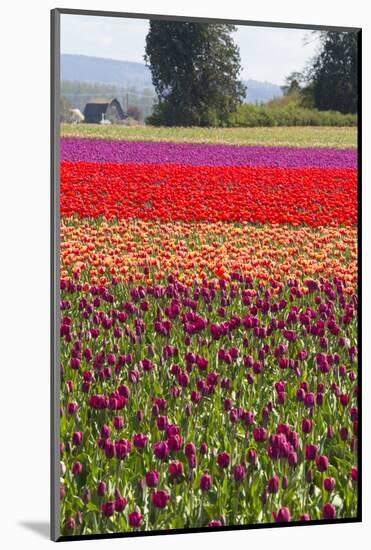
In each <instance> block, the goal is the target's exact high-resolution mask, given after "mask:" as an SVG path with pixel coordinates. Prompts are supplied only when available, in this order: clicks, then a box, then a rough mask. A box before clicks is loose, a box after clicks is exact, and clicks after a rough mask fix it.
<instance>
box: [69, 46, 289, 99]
mask: <svg viewBox="0 0 371 550" xmlns="http://www.w3.org/2000/svg"><path fill="white" fill-rule="evenodd" d="M61 80H62V81H63V80H68V81H86V82H99V83H102V84H111V85H115V86H118V87H122V88H130V87H135V88H136V89H137V90H140V89H143V88H151V87H152V79H151V72H150V70H149V69H148V67H146V66H145V64H144V63H136V62H133V61H119V60H116V59H106V58H103V57H91V56H87V55H74V54H62V55H61ZM243 83H244V84H245V85H246V86H247V101H249V102H251V103H257V102H258V103H260V102H263V103H266V102H267V101H269V100H270V99H272V98H273V97H277V96H280V95H282V92H281V88H280V87H279V86H277V85H276V84H272V83H270V82H259V81H257V80H252V79H249V80H243Z"/></svg>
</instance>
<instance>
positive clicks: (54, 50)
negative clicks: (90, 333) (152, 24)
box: [50, 8, 362, 542]
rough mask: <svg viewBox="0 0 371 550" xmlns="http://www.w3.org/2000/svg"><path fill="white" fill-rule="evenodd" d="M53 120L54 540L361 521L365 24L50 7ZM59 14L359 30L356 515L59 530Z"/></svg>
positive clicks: (52, 537)
mask: <svg viewBox="0 0 371 550" xmlns="http://www.w3.org/2000/svg"><path fill="white" fill-rule="evenodd" d="M50 15H51V23H50V29H51V39H50V40H51V71H50V72H51V86H50V89H51V97H50V102H51V103H50V110H51V119H50V120H51V124H50V145H51V148H50V160H51V174H50V180H51V186H50V229H51V232H50V257H51V271H50V303H51V310H50V324H51V329H50V350H51V355H50V377H51V386H50V411H51V417H50V426H51V433H50V463H51V468H50V486H51V492H50V537H51V540H53V541H56V542H63V541H77V540H90V539H112V538H128V537H144V536H156V535H175V534H188V533H206V532H207V533H210V532H215V531H240V530H250V529H270V528H281V527H294V526H310V525H311V526H313V525H332V524H344V523H358V522H361V521H362V273H361V266H362V28H360V27H345V26H328V25H318V24H301V23H300V24H296V23H282V22H280V23H274V22H267V21H248V20H239V19H218V18H205V17H188V16H174V15H162V14H161V15H160V14H143V13H125V12H116V11H100V10H80V9H67V8H55V9H53V10H51V12H50ZM61 15H83V16H99V17H117V18H129V19H130V18H131V19H154V20H167V21H180V22H181V21H184V22H190V21H191V22H198V23H229V24H233V25H244V26H254V27H272V28H274V27H275V28H285V29H305V30H318V31H321V30H323V31H329V30H330V31H338V32H347V31H350V32H356V33H357V37H358V126H357V152H358V205H357V220H358V224H357V237H358V267H359V269H358V327H357V328H358V347H359V377H358V389H359V392H358V409H359V437H358V440H357V445H358V467H359V478H358V500H357V515H356V516H355V517H352V518H339V519H333V520H325V519H323V520H310V521H309V522H299V521H292V522H290V523H285V524H280V523H265V524H249V525H234V526H221V527H217V528H214V529H213V530H210V529H209V528H206V527H201V528H189V529H171V530H153V531H140V532H122V533H107V534H104V533H99V534H92V535H71V536H65V535H63V536H62V535H61V534H60V510H59V508H60V496H59V489H60V483H59V470H60V463H59V461H60V457H59V453H60V440H59V418H60V403H59V392H60V363H59V359H60V357H59V353H60V341H59V331H60V304H59V283H60V276H59V260H60V155H59V145H60V123H59V99H60V53H61V51H60V17H61Z"/></svg>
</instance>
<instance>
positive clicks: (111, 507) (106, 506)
mask: <svg viewBox="0 0 371 550" xmlns="http://www.w3.org/2000/svg"><path fill="white" fill-rule="evenodd" d="M101 512H102V514H103V515H104V516H105V517H106V518H109V517H111V516H113V514H114V513H115V503H114V502H113V500H109V501H108V502H104V503H103V504H102V506H101Z"/></svg>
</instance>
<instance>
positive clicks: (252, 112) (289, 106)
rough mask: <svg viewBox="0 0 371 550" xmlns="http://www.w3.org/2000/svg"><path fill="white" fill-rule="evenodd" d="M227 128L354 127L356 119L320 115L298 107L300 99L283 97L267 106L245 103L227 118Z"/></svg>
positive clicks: (349, 115) (316, 110)
mask: <svg viewBox="0 0 371 550" xmlns="http://www.w3.org/2000/svg"><path fill="white" fill-rule="evenodd" d="M230 125H231V126H246V127H253V126H356V125H357V115H355V114H343V113H340V112H337V111H320V110H318V109H314V108H308V107H304V106H303V105H301V99H300V96H298V95H294V99H290V97H289V96H284V97H283V98H282V100H281V98H279V99H277V100H272V101H271V102H270V103H269V104H267V105H253V104H249V103H245V104H244V105H241V106H240V107H239V108H238V110H237V112H236V113H235V114H234V115H232V116H231V118H230Z"/></svg>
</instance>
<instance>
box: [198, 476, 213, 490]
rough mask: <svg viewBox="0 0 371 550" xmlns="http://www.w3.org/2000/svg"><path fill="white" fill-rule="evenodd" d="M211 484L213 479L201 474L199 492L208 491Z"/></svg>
mask: <svg viewBox="0 0 371 550" xmlns="http://www.w3.org/2000/svg"><path fill="white" fill-rule="evenodd" d="M212 484H213V478H212V476H211V475H210V474H207V473H205V474H203V475H202V476H201V479H200V489H201V491H210V489H211V486H212Z"/></svg>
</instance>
